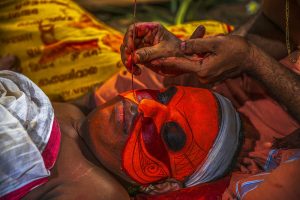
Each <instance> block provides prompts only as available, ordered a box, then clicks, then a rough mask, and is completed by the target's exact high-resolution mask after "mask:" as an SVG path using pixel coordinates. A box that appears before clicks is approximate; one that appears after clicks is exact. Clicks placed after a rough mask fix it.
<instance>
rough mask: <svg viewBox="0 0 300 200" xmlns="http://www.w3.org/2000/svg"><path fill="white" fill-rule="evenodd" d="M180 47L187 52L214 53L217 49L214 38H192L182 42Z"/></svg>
mask: <svg viewBox="0 0 300 200" xmlns="http://www.w3.org/2000/svg"><path fill="white" fill-rule="evenodd" d="M180 49H181V51H182V52H183V53H185V54H202V53H212V52H214V49H215V41H214V39H213V38H205V39H202V38H201V39H190V40H186V41H184V42H182V43H181V45H180Z"/></svg>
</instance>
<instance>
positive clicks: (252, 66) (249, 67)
mask: <svg viewBox="0 0 300 200" xmlns="http://www.w3.org/2000/svg"><path fill="white" fill-rule="evenodd" d="M257 54H258V48H257V47H256V46H255V45H254V44H253V43H251V42H248V51H247V54H246V57H245V59H244V61H243V71H244V72H245V73H246V74H253V73H255V72H256V71H257V67H258V63H257V59H259V57H258V56H257Z"/></svg>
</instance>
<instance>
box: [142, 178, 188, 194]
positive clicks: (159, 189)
mask: <svg viewBox="0 0 300 200" xmlns="http://www.w3.org/2000/svg"><path fill="white" fill-rule="evenodd" d="M182 187H183V184H182V183H181V182H179V181H177V180H174V179H167V180H164V181H163V182H161V183H156V184H150V185H149V186H147V187H141V192H143V193H146V194H151V195H155V194H163V193H167V192H172V191H176V190H179V189H181V188H182Z"/></svg>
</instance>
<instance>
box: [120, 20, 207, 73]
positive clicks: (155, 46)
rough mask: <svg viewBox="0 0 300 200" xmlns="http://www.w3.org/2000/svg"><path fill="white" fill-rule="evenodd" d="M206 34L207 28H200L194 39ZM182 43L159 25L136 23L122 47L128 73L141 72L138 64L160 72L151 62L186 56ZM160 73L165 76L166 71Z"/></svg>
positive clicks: (129, 30) (126, 35)
mask: <svg viewBox="0 0 300 200" xmlns="http://www.w3.org/2000/svg"><path fill="white" fill-rule="evenodd" d="M204 33H205V28H204V27H203V26H199V27H198V28H197V29H196V31H195V32H194V33H193V35H192V38H199V37H203V35H204ZM133 38H134V40H133ZM181 43H182V41H181V40H180V39H178V38H177V37H176V36H175V35H173V34H172V33H171V32H169V31H168V30H167V29H165V28H164V27H163V26H162V25H160V24H159V23H153V22H144V23H136V24H135V25H131V26H130V27H129V28H128V30H127V32H126V34H125V37H124V41H123V44H122V45H121V57H122V61H123V64H124V65H125V66H126V68H127V69H128V71H129V72H131V73H133V74H135V75H138V74H140V72H141V71H140V69H139V67H138V64H140V65H144V66H146V67H148V68H150V69H152V70H154V71H156V72H160V69H158V68H157V66H156V65H152V63H151V62H152V61H154V60H157V59H161V58H166V57H174V58H176V57H180V56H184V55H183V53H182V52H181V49H180V44H181ZM170 71H171V70H170ZM160 73H163V74H165V72H164V71H162V72H160ZM180 73H181V72H179V71H178V70H175V71H174V72H170V74H180Z"/></svg>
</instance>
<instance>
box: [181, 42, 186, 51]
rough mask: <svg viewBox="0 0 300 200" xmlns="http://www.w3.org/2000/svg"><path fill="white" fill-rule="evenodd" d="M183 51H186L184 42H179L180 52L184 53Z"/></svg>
mask: <svg viewBox="0 0 300 200" xmlns="http://www.w3.org/2000/svg"><path fill="white" fill-rule="evenodd" d="M185 49H186V42H181V44H180V50H181V51H185Z"/></svg>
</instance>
